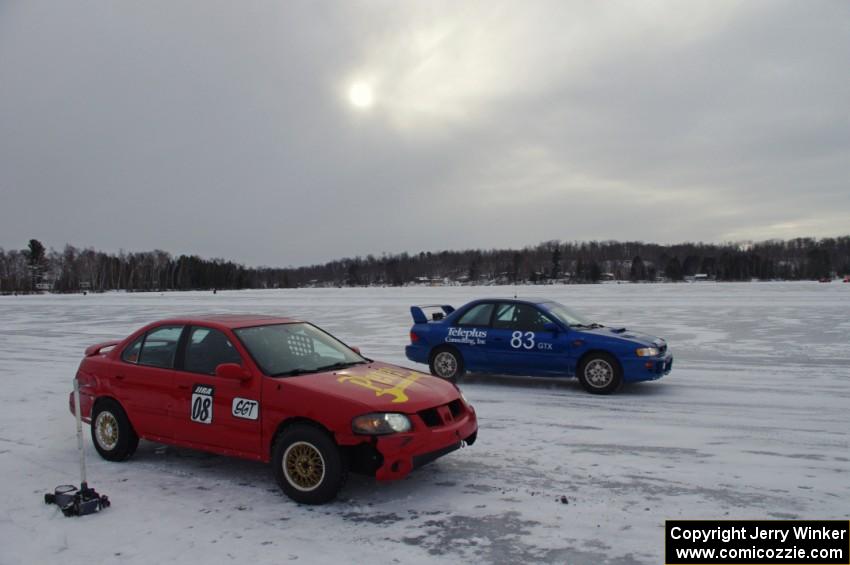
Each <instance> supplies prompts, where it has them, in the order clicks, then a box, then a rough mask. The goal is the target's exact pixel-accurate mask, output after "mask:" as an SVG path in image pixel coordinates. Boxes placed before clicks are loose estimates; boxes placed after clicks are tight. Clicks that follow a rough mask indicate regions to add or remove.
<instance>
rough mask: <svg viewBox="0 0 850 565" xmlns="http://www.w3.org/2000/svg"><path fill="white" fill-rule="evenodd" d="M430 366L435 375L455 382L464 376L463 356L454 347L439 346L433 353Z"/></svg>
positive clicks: (429, 362)
mask: <svg viewBox="0 0 850 565" xmlns="http://www.w3.org/2000/svg"><path fill="white" fill-rule="evenodd" d="M428 368H429V369H430V370H431V374H432V375H434V376H435V377H440V378H441V379H445V380H447V381H450V382H453V383H454V382H457V380H458V379H459V378H460V377H462V376H463V371H464V368H463V357H461V355H460V353H459V352H458V350H457V349H455V348H453V347H438V348H437V349H435V350H434V352H433V353H432V354H431V359H430V360H429V361H428Z"/></svg>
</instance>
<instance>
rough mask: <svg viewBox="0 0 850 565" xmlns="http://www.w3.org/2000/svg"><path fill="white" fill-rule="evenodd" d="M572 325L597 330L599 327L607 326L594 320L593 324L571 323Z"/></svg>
mask: <svg viewBox="0 0 850 565" xmlns="http://www.w3.org/2000/svg"><path fill="white" fill-rule="evenodd" d="M570 327H571V328H587V329H589V330H595V329H597V328H604V327H605V326H603V325H602V324H597V323H596V322H593V323H592V324H570Z"/></svg>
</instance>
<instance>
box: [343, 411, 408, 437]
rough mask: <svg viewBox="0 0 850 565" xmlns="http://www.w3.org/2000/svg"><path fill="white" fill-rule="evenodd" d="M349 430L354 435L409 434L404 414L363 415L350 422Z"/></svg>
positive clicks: (406, 418)
mask: <svg viewBox="0 0 850 565" xmlns="http://www.w3.org/2000/svg"><path fill="white" fill-rule="evenodd" d="M351 429H352V430H353V431H354V433H355V434H368V435H382V434H394V433H397V432H409V431H410V420H409V419H408V417H407V416H405V415H404V414H396V413H393V412H388V413H384V412H380V413H377V414H364V415H363V416H357V417H356V418H354V419H353V420H352V421H351Z"/></svg>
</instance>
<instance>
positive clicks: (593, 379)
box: [584, 359, 614, 388]
mask: <svg viewBox="0 0 850 565" xmlns="http://www.w3.org/2000/svg"><path fill="white" fill-rule="evenodd" d="M584 376H585V379H587V382H588V383H589V384H590V386H592V387H595V388H603V387H606V386H608V385H609V384H611V381H612V380H614V368H613V367H612V366H611V364H610V363H608V361H605V360H604V359H594V360H593V361H591V362H590V363H588V364H587V366H586V367H585V368H584Z"/></svg>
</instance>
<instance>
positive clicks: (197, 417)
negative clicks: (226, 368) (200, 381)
mask: <svg viewBox="0 0 850 565" xmlns="http://www.w3.org/2000/svg"><path fill="white" fill-rule="evenodd" d="M214 392H215V388H214V387H211V386H209V385H195V386H194V387H192V402H191V404H189V416H190V417H191V418H192V421H193V422H198V423H199V424H212V421H213V393H214Z"/></svg>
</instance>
